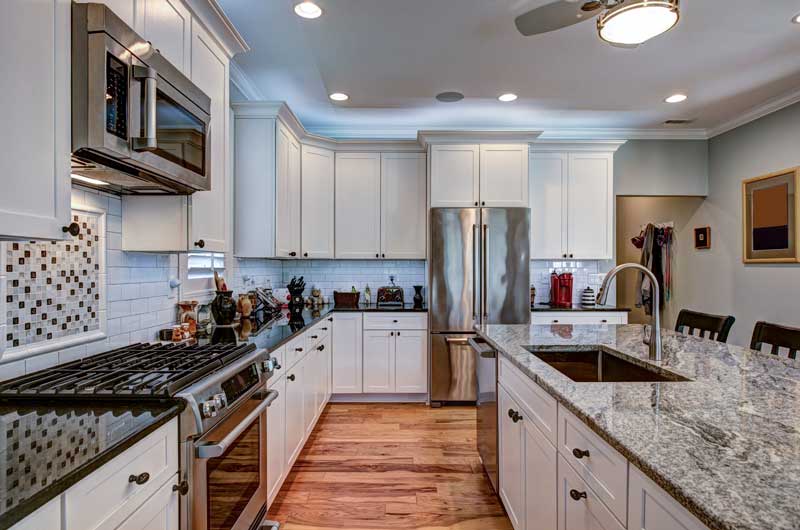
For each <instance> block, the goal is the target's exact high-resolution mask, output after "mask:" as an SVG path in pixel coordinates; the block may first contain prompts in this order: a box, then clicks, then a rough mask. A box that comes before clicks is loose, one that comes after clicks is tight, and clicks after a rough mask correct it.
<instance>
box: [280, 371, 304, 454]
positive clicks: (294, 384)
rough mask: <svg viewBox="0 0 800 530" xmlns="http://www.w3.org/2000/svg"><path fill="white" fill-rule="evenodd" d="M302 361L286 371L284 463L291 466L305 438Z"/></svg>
mask: <svg viewBox="0 0 800 530" xmlns="http://www.w3.org/2000/svg"><path fill="white" fill-rule="evenodd" d="M302 365H303V363H302V362H300V363H298V364H297V365H296V366H294V367H292V368H291V369H290V370H288V371H287V372H286V420H285V421H286V442H285V443H286V450H285V454H286V463H287V470H288V468H289V467H291V464H292V463H293V462H294V460H295V458H297V455H298V454H300V449H302V447H303V440H304V439H305V436H304V435H305V424H304V422H303V366H302Z"/></svg>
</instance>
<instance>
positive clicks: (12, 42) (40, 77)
mask: <svg viewBox="0 0 800 530" xmlns="http://www.w3.org/2000/svg"><path fill="white" fill-rule="evenodd" d="M70 9H71V2H70V1H69V0H48V1H38V2H31V1H30V0H4V1H3V2H0V46H2V48H3V49H4V50H6V52H7V53H4V54H3V71H4V75H3V76H2V77H1V78H0V92H2V94H3V97H2V98H0V114H2V116H3V123H5V124H6V125H5V126H3V127H2V128H0V143H1V144H2V145H3V150H4V152H5V154H4V156H3V157H1V158H0V173H2V175H3V192H2V193H0V239H20V240H30V239H51V240H52V239H62V238H63V237H64V232H63V231H62V227H64V226H67V225H69V223H70V193H71V191H70V186H71V179H70V152H71V112H70V109H71V96H70V72H71V54H70V50H71V41H70V20H71V16H70Z"/></svg>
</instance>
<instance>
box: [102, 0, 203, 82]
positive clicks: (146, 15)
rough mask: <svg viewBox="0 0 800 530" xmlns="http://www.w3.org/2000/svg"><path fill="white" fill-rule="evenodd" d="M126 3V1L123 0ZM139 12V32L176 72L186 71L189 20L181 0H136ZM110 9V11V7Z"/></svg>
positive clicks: (188, 46) (188, 14)
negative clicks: (140, 7)
mask: <svg viewBox="0 0 800 530" xmlns="http://www.w3.org/2000/svg"><path fill="white" fill-rule="evenodd" d="M125 1H126V2H127V3H130V0H125ZM136 1H137V3H138V4H141V5H142V7H143V9H142V11H143V13H142V15H143V16H142V17H141V18H142V23H141V24H140V25H139V28H138V29H139V31H140V32H141V34H142V36H143V37H144V38H145V39H147V40H148V41H150V42H151V43H152V44H153V46H154V47H155V48H156V49H157V50H158V51H159V52H160V53H161V55H163V56H164V58H165V59H166V60H168V61H169V62H170V63H172V65H173V66H175V67H176V68H177V69H178V70H180V71H181V72H183V73H184V75H188V73H189V68H190V56H191V46H192V44H191V41H192V17H191V14H190V13H189V10H188V9H186V6H184V5H183V2H182V1H181V0H136ZM112 9H113V8H112Z"/></svg>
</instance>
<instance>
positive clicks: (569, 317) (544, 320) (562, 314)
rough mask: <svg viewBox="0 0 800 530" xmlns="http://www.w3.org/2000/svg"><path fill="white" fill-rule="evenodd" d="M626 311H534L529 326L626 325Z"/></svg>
mask: <svg viewBox="0 0 800 530" xmlns="http://www.w3.org/2000/svg"><path fill="white" fill-rule="evenodd" d="M627 323H628V313H627V311H535V312H533V313H531V324H540V325H547V324H627Z"/></svg>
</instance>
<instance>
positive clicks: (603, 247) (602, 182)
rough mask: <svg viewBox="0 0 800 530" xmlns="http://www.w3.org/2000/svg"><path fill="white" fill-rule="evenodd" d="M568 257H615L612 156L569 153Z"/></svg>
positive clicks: (608, 154) (606, 154)
mask: <svg viewBox="0 0 800 530" xmlns="http://www.w3.org/2000/svg"><path fill="white" fill-rule="evenodd" d="M567 204H568V205H569V206H568V210H567V218H568V222H567V241H568V244H569V252H568V254H569V257H570V258H575V259H611V258H612V257H613V249H612V244H613V238H614V234H613V223H614V220H613V215H614V178H613V155H612V154H610V153H570V155H569V183H568V185H567Z"/></svg>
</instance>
